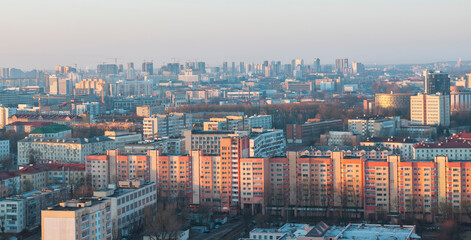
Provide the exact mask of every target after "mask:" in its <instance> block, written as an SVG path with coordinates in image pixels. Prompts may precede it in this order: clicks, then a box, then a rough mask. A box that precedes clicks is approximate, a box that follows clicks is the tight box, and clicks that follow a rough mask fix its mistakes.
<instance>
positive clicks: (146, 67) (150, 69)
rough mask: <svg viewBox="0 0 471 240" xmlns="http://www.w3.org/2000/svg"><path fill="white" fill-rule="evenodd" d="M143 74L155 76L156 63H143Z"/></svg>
mask: <svg viewBox="0 0 471 240" xmlns="http://www.w3.org/2000/svg"><path fill="white" fill-rule="evenodd" d="M142 72H144V73H147V74H148V75H154V63H152V62H144V63H142Z"/></svg>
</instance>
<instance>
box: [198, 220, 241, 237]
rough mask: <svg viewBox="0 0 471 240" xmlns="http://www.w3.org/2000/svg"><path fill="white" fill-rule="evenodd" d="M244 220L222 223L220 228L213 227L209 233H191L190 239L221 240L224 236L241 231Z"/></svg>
mask: <svg viewBox="0 0 471 240" xmlns="http://www.w3.org/2000/svg"><path fill="white" fill-rule="evenodd" d="M243 226H244V225H243V221H242V220H239V221H237V222H230V223H226V224H224V225H221V227H220V228H219V229H212V230H211V232H209V233H191V235H190V239H196V240H220V239H224V236H226V235H228V236H230V235H232V236H234V235H235V234H238V233H240V232H241V231H242V230H243V229H244V228H243Z"/></svg>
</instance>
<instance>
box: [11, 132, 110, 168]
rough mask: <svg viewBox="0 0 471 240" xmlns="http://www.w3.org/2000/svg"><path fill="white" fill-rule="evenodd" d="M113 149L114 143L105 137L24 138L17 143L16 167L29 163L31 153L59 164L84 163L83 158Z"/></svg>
mask: <svg viewBox="0 0 471 240" xmlns="http://www.w3.org/2000/svg"><path fill="white" fill-rule="evenodd" d="M114 148H115V142H114V141H113V140H112V139H110V138H107V137H95V138H67V139H64V138H26V139H23V140H21V141H18V165H20V166H21V165H26V164H28V163H29V156H30V154H31V151H36V152H37V153H38V155H39V159H44V160H55V161H59V162H61V163H85V156H87V155H91V154H95V153H105V152H106V150H108V149H114Z"/></svg>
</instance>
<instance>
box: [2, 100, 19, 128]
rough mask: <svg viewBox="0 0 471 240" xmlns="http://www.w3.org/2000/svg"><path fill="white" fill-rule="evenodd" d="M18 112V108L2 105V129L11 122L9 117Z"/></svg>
mask: <svg viewBox="0 0 471 240" xmlns="http://www.w3.org/2000/svg"><path fill="white" fill-rule="evenodd" d="M15 113H16V108H11V107H3V106H1V105H0V129H2V128H3V127H5V126H6V125H8V124H9V121H8V118H10V117H11V116H12V115H13V114H15Z"/></svg>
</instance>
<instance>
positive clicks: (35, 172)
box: [15, 163, 85, 192]
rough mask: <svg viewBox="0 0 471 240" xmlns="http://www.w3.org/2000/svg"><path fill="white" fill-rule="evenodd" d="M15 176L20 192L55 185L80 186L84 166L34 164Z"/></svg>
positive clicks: (83, 177) (82, 181)
mask: <svg viewBox="0 0 471 240" xmlns="http://www.w3.org/2000/svg"><path fill="white" fill-rule="evenodd" d="M15 174H16V175H18V176H19V177H20V185H21V191H22V192H24V191H30V190H33V189H41V188H45V187H48V186H51V185H57V184H61V185H62V184H65V185H69V186H80V185H82V184H84V183H85V165H84V164H62V163H41V164H34V165H30V166H26V167H23V168H21V169H20V170H18V171H16V172H15Z"/></svg>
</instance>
